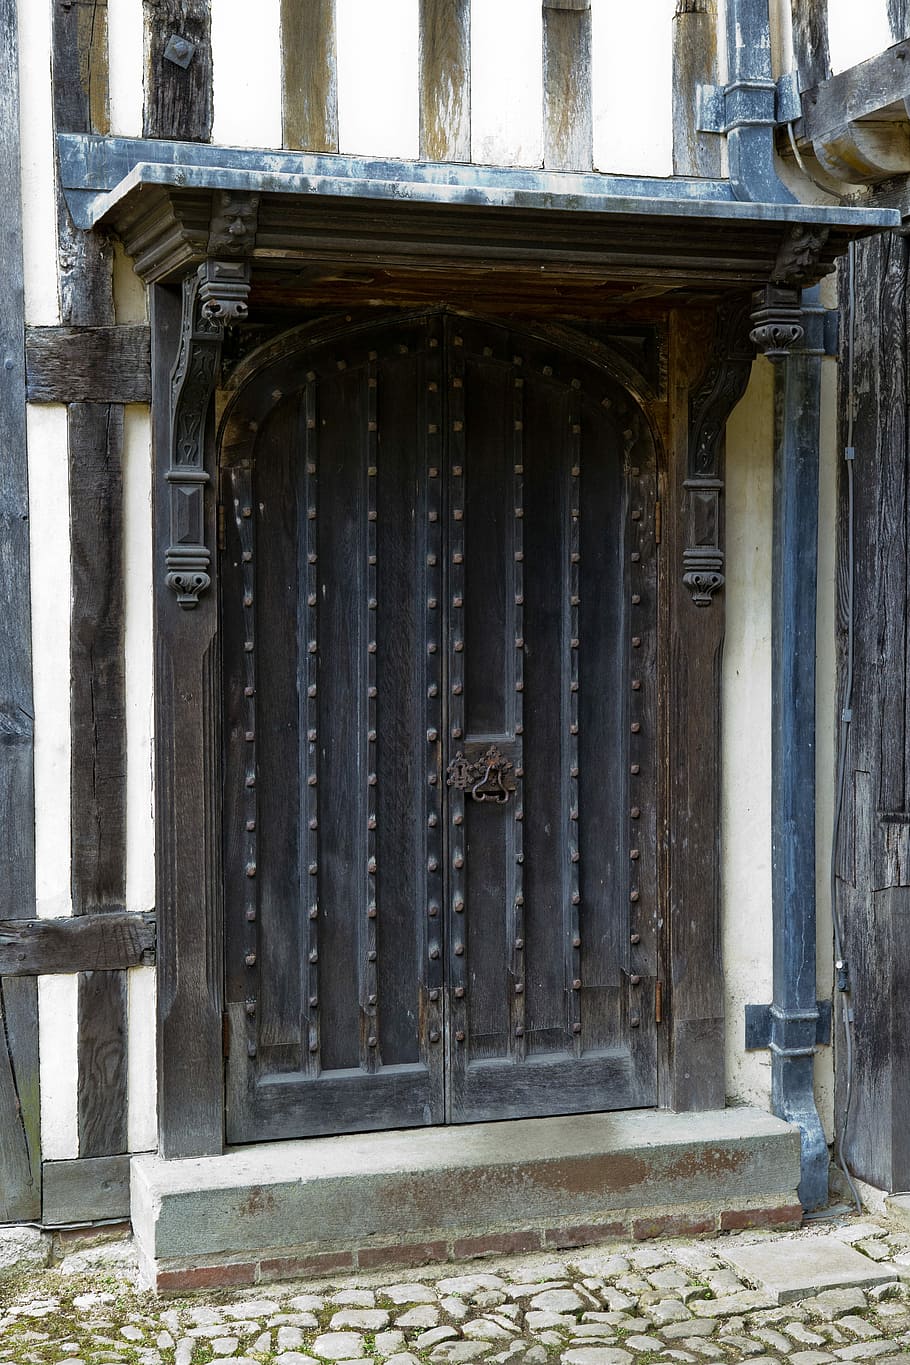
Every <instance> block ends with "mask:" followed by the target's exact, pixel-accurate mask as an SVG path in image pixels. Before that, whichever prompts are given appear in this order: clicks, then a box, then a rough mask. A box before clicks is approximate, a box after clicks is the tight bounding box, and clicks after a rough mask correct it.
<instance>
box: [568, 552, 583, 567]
mask: <svg viewBox="0 0 910 1365" xmlns="http://www.w3.org/2000/svg"><path fill="white" fill-rule="evenodd" d="M569 559H570V560H571V561H572V563H573V564H578V563H580V562H581V555H580V554H579V553H578V551H577V550H573V551H572V553H571V554H570V555H569Z"/></svg>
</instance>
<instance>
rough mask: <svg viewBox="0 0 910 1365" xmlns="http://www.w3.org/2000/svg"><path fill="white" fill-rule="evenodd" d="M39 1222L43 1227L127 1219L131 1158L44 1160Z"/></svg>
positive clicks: (128, 1214) (124, 1156) (125, 1156)
mask: <svg viewBox="0 0 910 1365" xmlns="http://www.w3.org/2000/svg"><path fill="white" fill-rule="evenodd" d="M43 1174H44V1183H43V1192H42V1211H41V1221H42V1222H43V1223H44V1225H45V1226H46V1227H65V1226H67V1225H69V1224H72V1223H99V1222H105V1221H110V1220H111V1219H119V1218H129V1216H130V1158H129V1156H128V1155H121V1156H96V1157H83V1158H81V1160H76V1161H45V1163H44V1167H43Z"/></svg>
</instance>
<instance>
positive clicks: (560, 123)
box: [543, 0, 594, 171]
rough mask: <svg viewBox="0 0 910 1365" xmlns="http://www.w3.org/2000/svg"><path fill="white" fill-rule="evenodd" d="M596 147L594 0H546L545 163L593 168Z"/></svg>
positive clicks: (551, 167) (565, 168)
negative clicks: (593, 97)
mask: <svg viewBox="0 0 910 1365" xmlns="http://www.w3.org/2000/svg"><path fill="white" fill-rule="evenodd" d="M593 147H594V124H593V114H592V100H591V0H544V6H543V148H544V151H543V164H544V166H545V168H546V169H547V170H548V171H589V170H591V167H592V166H593V164H594V161H593V158H594V151H593Z"/></svg>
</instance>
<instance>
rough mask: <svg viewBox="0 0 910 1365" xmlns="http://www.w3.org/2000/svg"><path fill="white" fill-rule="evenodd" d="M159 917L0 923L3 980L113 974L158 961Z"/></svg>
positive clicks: (120, 913)
mask: <svg viewBox="0 0 910 1365" xmlns="http://www.w3.org/2000/svg"><path fill="white" fill-rule="evenodd" d="M155 942H156V924H155V916H154V914H145V915H137V914H132V913H129V912H127V911H125V910H116V911H107V912H106V913H104V914H98V915H74V916H72V917H71V918H68V919H12V920H9V919H8V920H0V976H48V975H52V974H55V973H60V972H66V973H70V972H113V971H121V970H123V969H125V968H127V967H142V966H146V965H147V964H150V963H152V962H154V961H155Z"/></svg>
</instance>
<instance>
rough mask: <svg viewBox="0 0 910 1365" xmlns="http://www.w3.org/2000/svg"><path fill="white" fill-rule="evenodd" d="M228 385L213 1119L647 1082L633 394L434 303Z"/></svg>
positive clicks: (584, 1102)
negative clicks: (236, 442)
mask: <svg viewBox="0 0 910 1365" xmlns="http://www.w3.org/2000/svg"><path fill="white" fill-rule="evenodd" d="M250 392H251V394H252V395H253V397H252V399H251V400H250V402H251V411H252V409H253V408H256V409H257V411H258V412H259V414H260V416H259V417H258V418H257V419H256V420H257V423H258V425H257V429H256V437H255V443H254V448H253V458H252V459H247V460H244V461H241V462H240V463H238V464H235V465H230V464H227V463H226V464H225V467H224V469H223V472H222V492H221V497H222V501H223V506H224V520H225V528H224V529H225V542H224V543H225V549H224V551H223V555H222V572H221V584H222V618H223V619H222V627H223V635H222V639H223V671H224V680H225V684H224V707H225V715H224V741H225V743H224V775H225V776H224V781H225V790H224V888H225V907H226V954H227V958H226V960H227V993H228V1001H229V1008H230V1013H231V1020H232V1026H231V1032H232V1039H231V1048H230V1057H229V1062H228V1103H227V1135H228V1140H229V1141H231V1142H241V1141H252V1140H261V1139H269V1138H284V1137H291V1136H302V1135H307V1134H315V1133H332V1132H345V1131H355V1130H368V1129H377V1128H386V1127H403V1126H408V1125H416V1124H434V1123H443V1122H465V1121H472V1120H483V1119H500V1118H512V1117H520V1116H529V1115H545V1114H561V1113H572V1112H581V1111H591V1110H600V1109H616V1108H627V1107H632V1106H641V1105H651V1104H654V1103H656V1093H657V1087H656V1067H657V1062H656V1055H657V1049H656V1028H655V1022H654V1020H655V1000H654V989H655V976H656V971H655V952H656V942H655V937H656V924H657V904H656V900H657V873H656V862H657V855H656V820H655V788H656V761H657V744H656V698H655V677H654V674H655V634H656V619H657V615H656V613H657V602H656V564H655V543H654V498H655V479H656V474H655V459H654V448H653V444H652V441H651V437H650V435H649V433H648V430H647V427H646V424H645V423H644V421H643V420H642V418H641V416H640V414H639V413H638V410H637V408H636V406H635V405H634V403H633V402H632V401H631V400H630V399H629V397H628V395H627V394H626V393H625V392H624V391H623V389H622V388H621V387H620V386H619V385H618V384H617V383H616V381H615V380H613V379H611V378H610V377H609V376H608V375H607V374H606V373H605V372H604V371H603V370H602V369H600V368H598V367H596V366H594V365H593V364H590V363H587V362H586V361H584V360H583V359H581V358H580V357H579V356H578V355H576V354H574V353H571V352H569V351H566V350H562V349H559V348H557V347H555V346H554V345H552V344H549V343H546V342H544V341H542V340H537V339H534V338H533V337H530V336H528V335H525V334H522V333H518V332H516V331H514V330H510V329H509V328H508V327H506V326H502V325H498V324H494V323H489V322H483V321H478V320H472V319H467V318H463V317H459V316H455V315H450V314H448V313H446V312H444V311H434V312H432V313H426V314H423V315H421V316H418V317H416V318H415V317H413V316H411V317H408V318H405V319H401V320H396V321H393V322H385V323H383V324H382V325H379V326H375V327H371V328H351V329H349V330H348V331H347V332H346V333H337V334H336V335H335V336H334V337H333V338H332V339H331V340H329V341H324V342H322V343H321V344H318V345H313V346H311V347H310V348H309V349H304V350H300V351H299V352H298V353H297V354H296V355H294V356H292V357H290V358H288V357H285V358H284V359H283V360H282V362H281V364H280V365H279V366H277V367H276V366H275V365H272V366H271V367H268V366H267V367H266V368H265V369H264V370H263V372H262V373H261V374H260V375H259V377H258V378H257V379H255V380H254V381H252V384H251V386H250ZM241 401H242V400H241Z"/></svg>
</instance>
